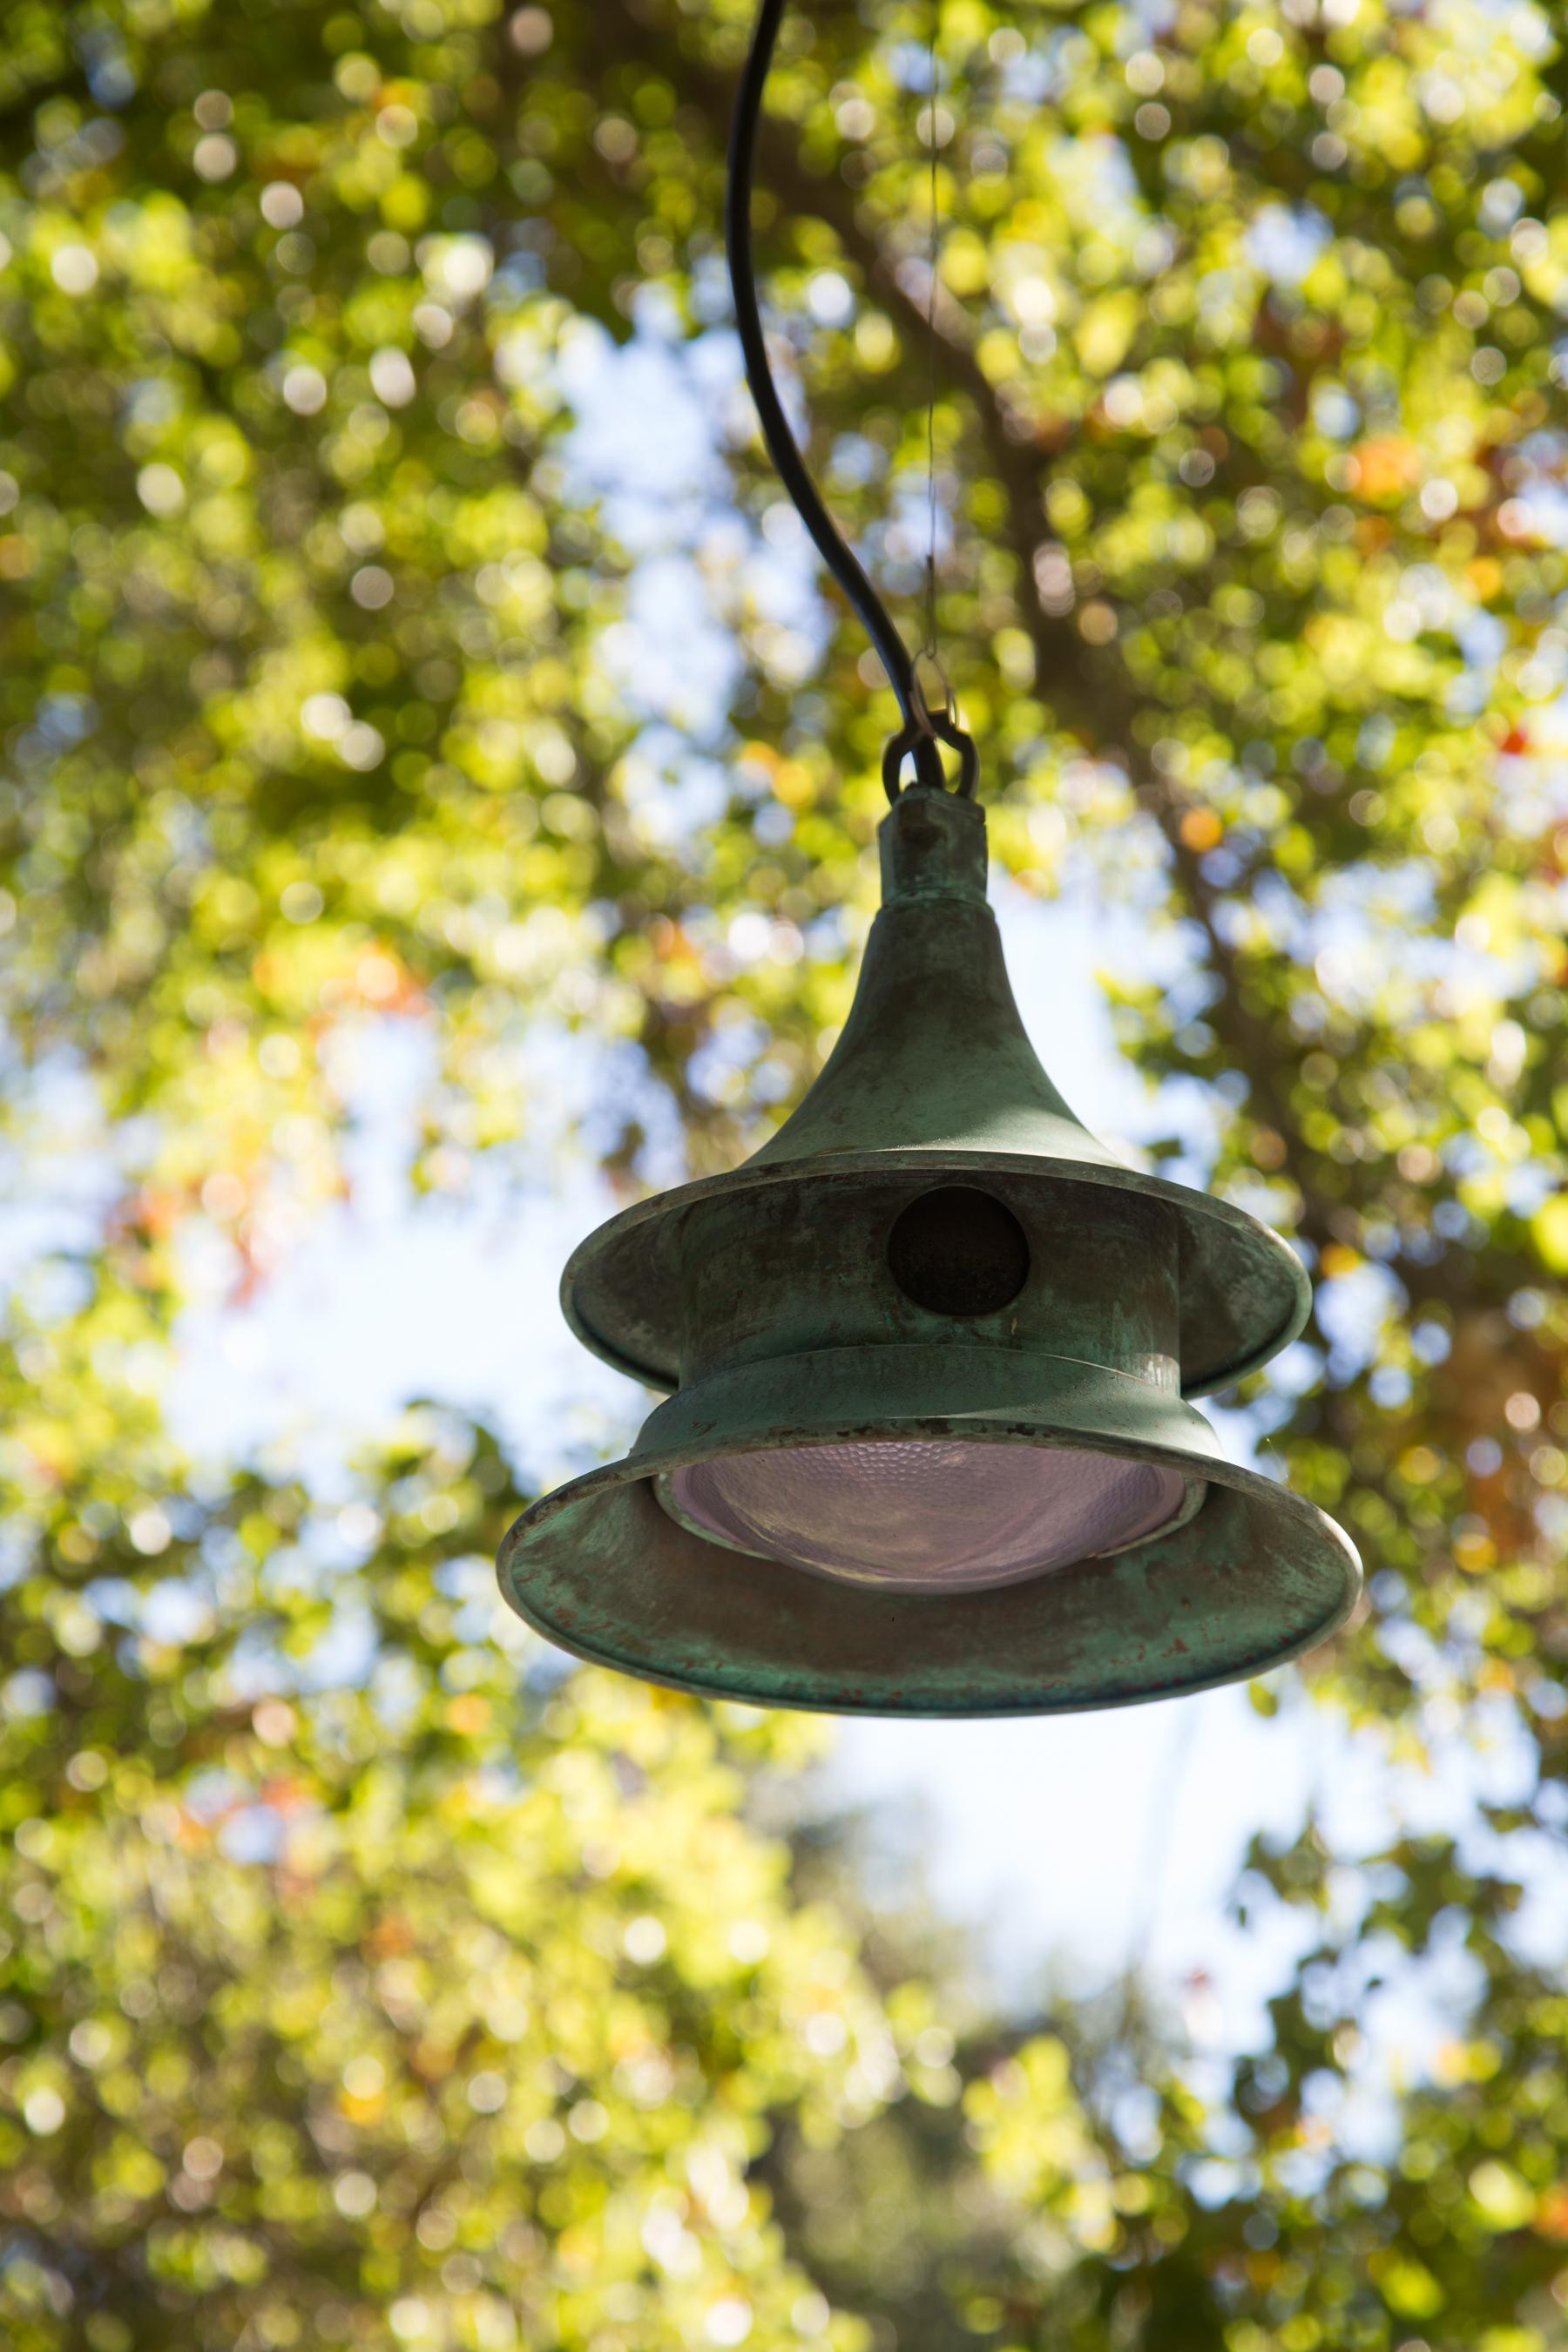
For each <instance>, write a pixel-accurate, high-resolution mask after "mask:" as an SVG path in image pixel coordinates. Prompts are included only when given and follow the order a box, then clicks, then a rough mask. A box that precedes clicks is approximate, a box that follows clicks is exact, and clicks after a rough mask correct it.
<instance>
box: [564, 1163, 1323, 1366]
mask: <svg viewBox="0 0 1568 2352" xmlns="http://www.w3.org/2000/svg"><path fill="white" fill-rule="evenodd" d="M889 1175H895V1176H899V1175H901V1176H915V1177H919V1178H921V1179H922V1180H924V1181H926V1182H927V1183H929V1184H931V1185H933V1186H934V1185H938V1184H941V1183H943V1182H945V1181H963V1180H967V1181H974V1180H976V1179H984V1178H986V1177H998V1176H1000V1177H1005V1178H1007V1179H1009V1180H1011V1181H1020V1180H1021V1181H1024V1182H1026V1183H1028V1182H1031V1181H1033V1182H1039V1183H1047V1184H1048V1183H1072V1184H1084V1185H1090V1186H1100V1187H1103V1188H1106V1189H1108V1190H1110V1191H1112V1192H1123V1193H1132V1194H1135V1195H1138V1196H1141V1197H1142V1198H1144V1199H1146V1200H1150V1201H1156V1202H1160V1203H1162V1204H1163V1206H1165V1207H1167V1208H1168V1209H1170V1210H1171V1211H1172V1212H1173V1214H1174V1216H1175V1218H1176V1222H1177V1230H1178V1234H1179V1236H1180V1248H1181V1252H1182V1258H1183V1265H1182V1282H1181V1318H1182V1319H1181V1332H1180V1348H1179V1356H1178V1361H1179V1364H1180V1368H1181V1386H1182V1393H1183V1395H1184V1396H1189V1397H1201V1396H1208V1395H1212V1394H1213V1393H1214V1392H1215V1391H1216V1390H1221V1389H1226V1388H1229V1387H1231V1386H1233V1385H1234V1384H1235V1383H1236V1382H1237V1381H1240V1380H1243V1379H1245V1378H1246V1376H1247V1374H1248V1373H1249V1372H1253V1371H1256V1370H1258V1369H1259V1367H1260V1366H1262V1365H1264V1364H1266V1363H1268V1360H1270V1358H1272V1357H1273V1356H1276V1355H1278V1353H1279V1350H1280V1349H1282V1348H1285V1347H1288V1346H1289V1343H1290V1342H1291V1340H1293V1339H1297V1338H1299V1337H1300V1333H1301V1331H1302V1330H1303V1328H1305V1326H1306V1323H1307V1320H1308V1318H1309V1316H1310V1313H1311V1306H1312V1290H1311V1283H1310V1279H1309V1276H1308V1274H1307V1271H1306V1268H1305V1267H1304V1266H1303V1265H1302V1264H1301V1261H1300V1258H1299V1257H1298V1256H1297V1255H1296V1253H1295V1251H1294V1250H1293V1249H1292V1248H1291V1246H1290V1244H1289V1242H1287V1241H1285V1240H1283V1239H1282V1238H1281V1237H1280V1235H1279V1234H1277V1233H1274V1232H1273V1231H1272V1230H1271V1229H1270V1228H1269V1227H1268V1226H1267V1225H1265V1224H1263V1223H1260V1222H1259V1220H1258V1218H1256V1217H1254V1216H1251V1215H1250V1214H1249V1213H1247V1211H1246V1210H1245V1209H1240V1208H1237V1206H1236V1205H1235V1203H1234V1202H1229V1201H1225V1200H1221V1199H1218V1198H1216V1197H1215V1195H1214V1194H1212V1193H1208V1192H1194V1190H1193V1189H1192V1188H1191V1187H1190V1186H1188V1185H1185V1184H1177V1183H1173V1182H1172V1181H1170V1180H1169V1179H1168V1178H1166V1177H1163V1176H1155V1175H1151V1174H1149V1173H1147V1172H1146V1171H1144V1170H1142V1169H1141V1168H1127V1167H1122V1166H1121V1165H1120V1164H1116V1163H1110V1164H1107V1163H1102V1162H1100V1161H1090V1160H1058V1159H1054V1158H1051V1159H1047V1158H1044V1157H1042V1156H1041V1155H1039V1154H1038V1153H1033V1152H1004V1151H984V1150H949V1149H933V1148H931V1147H929V1146H926V1147H895V1148H893V1149H890V1150H879V1151H874V1152H872V1151H846V1152H821V1153H817V1154H815V1155H813V1156H812V1157H810V1158H806V1159H800V1160H785V1161H782V1162H778V1163H773V1164H770V1163H768V1162H766V1161H763V1162H761V1163H758V1162H755V1161H752V1162H747V1163H746V1164H745V1165H743V1166H742V1167H740V1168H737V1169H733V1170H731V1171H728V1172H726V1173H723V1174H721V1175H716V1176H706V1177H700V1178H699V1179H697V1180H696V1181H694V1182H692V1183H689V1184H682V1185H678V1186H676V1187H675V1188H674V1189H673V1190H671V1191H669V1192H658V1193H653V1194H650V1196H649V1197H648V1198H647V1200H645V1201H637V1202H633V1203H632V1204H631V1205H630V1207H628V1208H626V1209H623V1210H621V1211H620V1212H619V1213H617V1214H616V1216H614V1217H611V1218H610V1219H608V1220H607V1221H606V1222H605V1223H604V1224H602V1225H600V1226H599V1227H597V1228H596V1230H595V1232H593V1233H592V1234H588V1235H587V1236H586V1237H585V1239H584V1240H583V1241H582V1242H580V1243H579V1244H578V1245H577V1247H576V1248H575V1249H574V1251H573V1253H572V1255H571V1256H570V1258H569V1259H568V1260H567V1263H566V1265H565V1268H564V1270H563V1274H562V1277H561V1307H562V1312H563V1315H564V1317H565V1318H566V1321H567V1323H568V1324H569V1325H570V1327H571V1328H572V1330H573V1332H574V1334H575V1336H576V1337H577V1338H578V1339H580V1340H581V1341H582V1342H583V1345H584V1347H585V1348H588V1349H591V1350H592V1351H593V1353H594V1354H595V1355H596V1356H598V1357H599V1358H600V1359H601V1360H603V1361H604V1362H605V1363H607V1364H609V1365H611V1366H612V1367H613V1368H614V1369H615V1370H616V1371H620V1372H625V1373H626V1374H627V1375H628V1376H629V1377H630V1378H631V1379H633V1380H636V1381H641V1382H642V1383H643V1384H644V1386H645V1387H647V1388H650V1389H655V1390H658V1391H660V1392H662V1393H664V1394H669V1393H670V1392H672V1391H674V1390H675V1389H676V1388H677V1387H678V1386H679V1335H680V1329H681V1311H682V1310H681V1276H680V1272H679V1266H678V1265H677V1262H676V1254H675V1251H674V1249H673V1248H672V1247H671V1246H670V1243H671V1240H672V1237H673V1234H674V1233H675V1231H676V1229H677V1228H678V1225H679V1220H680V1218H681V1216H682V1215H683V1214H684V1213H685V1212H686V1211H688V1210H689V1209H691V1208H694V1207H696V1206H698V1205H699V1204H700V1203H702V1202H708V1201H711V1200H714V1199H717V1198H719V1197H721V1196H723V1197H728V1198H731V1199H733V1198H734V1197H736V1196H737V1195H740V1194H742V1193H744V1192H751V1191H760V1190H761V1189H763V1187H771V1186H778V1185H805V1184H818V1183H823V1182H828V1183H846V1184H847V1183H851V1182H854V1181H857V1180H861V1179H867V1178H873V1179H874V1178H882V1177H887V1176H889ZM1238 1298H1245V1299H1246V1300H1247V1307H1248V1311H1247V1314H1246V1316H1245V1318H1244V1321H1245V1325H1246V1328H1247V1337H1246V1340H1245V1342H1244V1343H1243V1344H1241V1345H1239V1346H1237V1344H1235V1340H1236V1322H1235V1318H1234V1315H1233V1314H1232V1313H1231V1311H1230V1310H1231V1309H1232V1308H1233V1307H1234V1303H1235V1302H1236V1301H1237V1299H1238ZM1216 1300H1224V1301H1226V1315H1225V1318H1224V1321H1223V1322H1222V1321H1221V1319H1220V1318H1219V1316H1218V1314H1217V1313H1216V1310H1215V1302H1216Z"/></svg>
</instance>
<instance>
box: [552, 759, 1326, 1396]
mask: <svg viewBox="0 0 1568 2352" xmlns="http://www.w3.org/2000/svg"><path fill="white" fill-rule="evenodd" d="M880 844H881V857H882V887H883V906H882V910H881V912H880V914H879V916H878V918H877V920H876V922H875V923H874V924H873V925H872V928H871V933H870V937H869V939H868V942H867V947H866V954H865V960H864V962H863V964H862V967H861V971H860V977H859V982H858V986H857V989H856V992H855V1000H854V1003H853V1005H852V1007H851V1010H850V1013H849V1018H848V1020H847V1022H846V1024H845V1026H844V1029H843V1032H842V1034H840V1036H839V1038H838V1041H837V1045H835V1047H834V1050H833V1053H832V1055H830V1057H829V1059H828V1061H827V1064H826V1067H825V1068H824V1070H823V1071H822V1074H821V1076H819V1077H818V1078H817V1080H816V1084H815V1085H814V1086H813V1087H812V1088H811V1090H810V1091H809V1093H808V1094H807V1095H806V1097H805V1100H804V1101H803V1102H802V1103H801V1104H800V1106H799V1108H797V1109H796V1110H795V1113H794V1114H793V1115H792V1117H791V1118H788V1119H786V1120H785V1122H784V1125H783V1126H782V1127H781V1128H780V1129H779V1130H778V1132H777V1133H776V1134H775V1135H773V1137H771V1138H770V1139H769V1140H768V1141H767V1142H766V1143H765V1144H763V1147H762V1149H761V1150H758V1151H757V1152H755V1153H754V1154H753V1155H752V1158H751V1159H750V1160H747V1161H746V1162H745V1163H744V1165H743V1166H742V1167H741V1168H738V1169H736V1170H735V1171H733V1172H732V1173H731V1174H729V1175H725V1176H717V1177H710V1178H706V1179H704V1180H703V1181H700V1182H699V1183H696V1184H688V1185H683V1186H681V1187H680V1188H679V1190H677V1191H675V1192H666V1193H662V1194H660V1195H658V1197H657V1198H656V1199H653V1200H649V1201H646V1202H639V1203H638V1204H637V1206H636V1207H634V1208H631V1209H628V1210H626V1211H625V1212H624V1213H622V1214H621V1215H620V1216H618V1217H616V1218H614V1219H612V1221H611V1222H610V1223H608V1224H606V1225H604V1226H602V1227H601V1228H600V1229H599V1231H598V1232H597V1233H595V1234H591V1235H590V1236H589V1238H588V1240H587V1241H585V1242H584V1243H583V1244H582V1245H581V1247H580V1248H579V1249H578V1250H577V1251H576V1252H575V1254H574V1256H573V1257H572V1259H571V1261H570V1263H569V1264H568V1265H567V1267H566V1271H565V1274H564V1276H563V1282H562V1297H563V1306H564V1308H565V1312H566V1316H567V1319H568V1320H569V1322H570V1323H571V1324H572V1326H573V1328H574V1330H575V1331H576V1332H577V1334H578V1336H579V1337H580V1338H581V1339H583V1340H584V1342H585V1343H586V1345H587V1346H589V1347H590V1348H592V1349H595V1352H596V1353H597V1354H599V1355H601V1356H603V1357H604V1358H605V1359H606V1360H608V1361H609V1362H611V1363H613V1364H616V1365H617V1366H618V1367H619V1368H620V1369H621V1370H625V1371H628V1372H631V1373H633V1374H635V1375H636V1376H637V1377H638V1378H639V1379H642V1380H644V1381H647V1383H648V1384H649V1385H650V1386H652V1387H654V1388H659V1389H666V1390H669V1389H674V1388H675V1387H676V1386H677V1385H678V1384H679V1377H680V1358H681V1314H682V1308H681V1297H682V1285H681V1279H680V1270H679V1258H678V1248H677V1242H678V1234H679V1225H680V1221H681V1219H682V1217H683V1215H684V1213H685V1212H686V1211H687V1210H688V1209H689V1208H690V1207H692V1206H693V1205H695V1204H696V1203H698V1202H701V1201H706V1200H708V1199H710V1198H711V1197H713V1195H714V1194H716V1193H718V1192H741V1191H742V1190H745V1189H749V1188H752V1187H760V1186H763V1185H777V1184H784V1183H792V1182H795V1183H799V1182H803V1181H813V1182H816V1181H820V1180H821V1179H823V1178H846V1179H849V1178H855V1177H865V1176H874V1175H886V1174H888V1173H889V1172H893V1171H900V1172H904V1173H918V1174H921V1175H925V1176H928V1177H929V1178H930V1179H931V1181H933V1182H935V1181H941V1180H942V1178H944V1177H945V1178H949V1179H954V1180H967V1181H971V1182H973V1181H974V1180H975V1179H976V1178H983V1177H984V1176H985V1175H986V1174H988V1173H989V1174H994V1175H1005V1176H1007V1177H1009V1178H1012V1179H1014V1180H1017V1179H1020V1178H1023V1179H1028V1178H1030V1177H1036V1178H1038V1179H1039V1180H1040V1181H1042V1182H1043V1183H1049V1184H1054V1185H1060V1184H1061V1183H1062V1182H1064V1181H1068V1182H1072V1183H1081V1184H1088V1185H1099V1186H1108V1187H1111V1188H1114V1189H1116V1190H1118V1191H1121V1192H1136V1193H1140V1194H1142V1195H1144V1196H1145V1197H1147V1198H1149V1199H1152V1200H1158V1201H1161V1202H1164V1203H1165V1204H1166V1205H1167V1206H1168V1207H1169V1208H1170V1209H1172V1210H1173V1211H1174V1213H1175V1218H1176V1225H1177V1231H1178V1234H1179V1254H1180V1265H1179V1283H1180V1297H1181V1315H1180V1355H1179V1360H1180V1368H1181V1379H1182V1386H1183V1389H1184V1391H1185V1392H1186V1393H1187V1394H1189V1395H1201V1394H1203V1393H1204V1392H1205V1391H1207V1390H1211V1389H1215V1388H1220V1387H1224V1386H1225V1385H1226V1384H1227V1383H1228V1382H1230V1381H1235V1380H1237V1379H1238V1378H1240V1376H1241V1375H1242V1374H1243V1373H1244V1372H1247V1371H1249V1370H1253V1369H1254V1368H1255V1367H1256V1366H1257V1365H1258V1364H1260V1363H1263V1362H1266V1361H1267V1360H1268V1358H1269V1357H1270V1356H1271V1355H1273V1354H1274V1353H1275V1352H1276V1350H1277V1349H1279V1348H1281V1347H1283V1346H1284V1345H1285V1344H1286V1342H1287V1341H1288V1340H1289V1339H1293V1338H1294V1337H1295V1335H1296V1333H1297V1332H1298V1331H1299V1330H1300V1328H1301V1325H1302V1323H1303V1322H1304V1320H1305V1318H1306V1314H1307V1311H1308V1307H1309V1304H1310V1289H1309V1286H1308V1282H1307V1278H1306V1275H1305V1273H1304V1271H1303V1269H1302V1268H1301V1266H1300V1263H1299V1262H1298V1260H1297V1258H1296V1257H1295V1255H1294V1254H1293V1252H1292V1251H1291V1250H1290V1249H1289V1247H1288V1246H1287V1244H1285V1243H1284V1242H1282V1241H1281V1240H1280V1239H1279V1236H1278V1235H1277V1234H1273V1233H1271V1232H1269V1230H1268V1228H1267V1227H1266V1226H1264V1225H1262V1224H1260V1223H1258V1221H1257V1220H1256V1219H1254V1218H1252V1217H1250V1216H1248V1215H1247V1213H1245V1212H1244V1211H1242V1210H1240V1209H1237V1208H1236V1207H1234V1206H1233V1205H1232V1204H1231V1203H1229V1202H1225V1201H1219V1200H1215V1199H1213V1198H1212V1197H1210V1196H1209V1195H1208V1194H1205V1193H1201V1192H1193V1191H1191V1190H1190V1189H1189V1188H1188V1187H1186V1186H1184V1185H1179V1184H1173V1183H1170V1182H1168V1181H1165V1180H1164V1179H1163V1178H1161V1177H1157V1176H1151V1175H1148V1174H1145V1173H1144V1172H1143V1171H1142V1170H1139V1169H1135V1168H1131V1167H1129V1166H1128V1165H1127V1164H1126V1163H1125V1162H1124V1161H1123V1160H1119V1159H1118V1158H1117V1156H1116V1155H1115V1153H1113V1152H1111V1151H1110V1150H1107V1148H1106V1146H1105V1145H1104V1144H1102V1143H1100V1141H1099V1140H1098V1139H1096V1138H1095V1137H1094V1136H1092V1135H1091V1134H1090V1133H1089V1129H1087V1128H1086V1127H1085V1126H1084V1125H1083V1123H1082V1121H1081V1120H1079V1118H1075V1116H1074V1115H1073V1113H1072V1111H1071V1110H1070V1109H1069V1108H1068V1105H1067V1104H1066V1102H1065V1101H1064V1100H1063V1099H1062V1097H1061V1096H1060V1095H1059V1094H1058V1091H1057V1089H1056V1087H1054V1086H1053V1085H1052V1083H1051V1080H1050V1078H1049V1077H1048V1076H1047V1073H1046V1071H1045V1069H1044V1068H1043V1067H1042V1066H1041V1063H1040V1060H1039V1057H1038V1055H1037V1054H1036V1052H1035V1049H1034V1047H1033V1045H1031V1044H1030V1042H1029V1039H1028V1036H1027V1034H1026V1031H1025V1028H1024V1024H1023V1022H1022V1020H1021V1018H1020V1016H1019V1013H1018V1008H1017V1004H1016V1001H1015V999H1014V995H1013V991H1012V987H1011V985H1010V983H1009V982H1008V978H1007V971H1006V965H1005V961H1004V959H1003V953H1002V942H1001V938H1000V935H999V933H998V930H997V928H996V921H995V918H994V915H993V914H992V911H991V909H990V908H989V906H988V905H987V904H986V900H985V870H986V851H985V821H984V815H983V814H982V812H981V810H980V809H979V807H978V806H977V805H976V803H974V802H973V801H970V800H967V799H963V798H961V797H959V796H958V795H956V794H950V793H939V792H933V791H930V790H925V789H921V788H915V789H912V790H910V791H909V792H907V793H903V794H902V795H901V796H900V799H899V800H898V801H897V802H896V803H895V804H894V806H893V808H892V810H891V811H890V813H889V815H888V817H887V818H886V820H885V821H884V823H883V825H882V828H881V835H880ZM1130 1271H1131V1270H1130Z"/></svg>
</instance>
